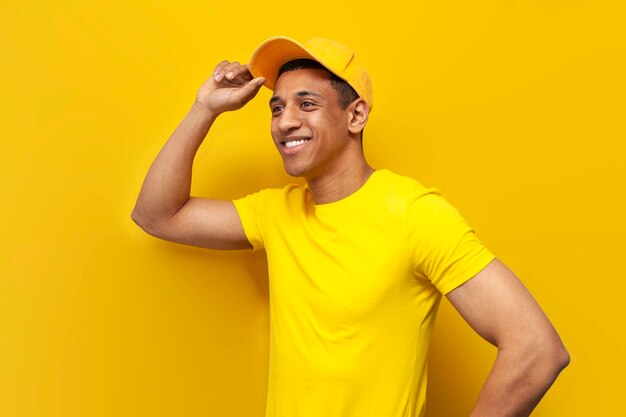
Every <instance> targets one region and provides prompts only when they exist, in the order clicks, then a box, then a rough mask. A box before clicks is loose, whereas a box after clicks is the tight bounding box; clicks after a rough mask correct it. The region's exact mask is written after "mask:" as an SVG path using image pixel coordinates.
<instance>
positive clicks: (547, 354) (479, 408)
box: [447, 259, 569, 417]
mask: <svg viewBox="0 0 626 417" xmlns="http://www.w3.org/2000/svg"><path fill="white" fill-rule="evenodd" d="M447 298H448V299H449V300H450V302H451V303H452V305H453V306H454V307H455V308H456V309H457V311H458V312H459V313H460V314H461V315H462V316H463V318H464V319H465V320H466V321H467V323H468V324H469V325H470V326H471V327H472V328H473V329H474V330H475V331H476V332H477V333H478V334H480V335H481V336H482V337H483V338H484V339H485V340H487V341H489V342H490V343H492V344H493V345H495V346H496V347H497V348H498V354H497V357H496V360H495V363H494V365H493V367H492V369H491V371H490V373H489V375H488V377H487V380H486V381H485V384H484V386H483V388H482V390H481V392H480V395H479V397H478V400H477V403H476V405H475V407H474V410H473V412H472V414H471V416H470V417H492V416H493V417H495V416H498V417H525V416H529V415H530V413H531V412H532V410H533V409H534V408H535V406H536V405H537V404H538V403H539V401H540V400H541V398H542V397H543V396H544V394H545V393H546V392H547V391H548V389H549V388H550V386H551V385H552V383H553V382H554V381H555V380H556V378H557V376H558V375H559V373H560V372H561V370H562V369H563V368H565V367H566V366H567V364H568V363H569V354H568V353H567V350H566V349H565V347H564V345H563V342H562V341H561V339H560V337H559V335H558V334H557V332H556V330H555V329H554V327H553V326H552V324H551V323H550V321H549V320H548V318H547V317H546V315H545V314H544V313H543V311H542V310H541V308H540V307H539V305H538V304H537V302H536V301H535V299H534V298H533V297H532V295H531V294H530V293H529V292H528V290H527V289H526V288H525V287H524V285H523V284H522V283H521V281H520V280H519V279H518V278H517V277H516V276H515V274H514V273H513V272H512V271H511V270H510V269H509V268H507V267H506V265H504V264H503V263H502V262H500V261H499V260H498V259H494V260H493V261H492V262H491V263H490V264H489V265H487V266H486V267H485V268H484V269H483V270H482V271H481V272H479V273H478V274H477V275H476V276H475V277H474V278H472V279H470V280H469V281H467V282H466V283H465V284H463V285H461V286H460V287H458V288H456V289H454V290H453V291H451V292H450V293H448V294H447Z"/></svg>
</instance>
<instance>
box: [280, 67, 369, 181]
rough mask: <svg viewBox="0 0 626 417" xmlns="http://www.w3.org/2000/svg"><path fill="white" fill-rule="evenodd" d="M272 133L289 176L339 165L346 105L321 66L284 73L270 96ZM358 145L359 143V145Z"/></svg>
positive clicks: (326, 170) (346, 141)
mask: <svg viewBox="0 0 626 417" xmlns="http://www.w3.org/2000/svg"><path fill="white" fill-rule="evenodd" d="M270 109H271V112H272V137H273V138H274V144H275V145H276V147H277V148H278V151H279V152H280V155H281V157H282V159H283V163H284V165H285V170H286V171H287V173H288V174H289V175H291V176H298V177H304V178H306V179H313V178H316V177H320V176H323V175H325V174H328V173H331V172H332V170H333V169H336V168H337V167H340V166H341V162H342V159H345V156H346V152H349V149H348V148H349V146H348V145H349V143H350V141H351V138H350V136H349V131H348V120H349V118H348V116H349V110H348V109H349V107H348V109H345V110H344V109H342V108H341V107H340V106H339V102H338V97H337V92H336V91H335V89H333V87H332V85H331V83H330V77H329V75H328V73H326V71H324V70H319V69H298V70H294V71H287V72H285V73H283V74H282V75H281V76H280V77H279V78H278V81H277V83H276V87H275V88H274V96H273V97H272V98H271V99H270ZM359 146H360V145H359Z"/></svg>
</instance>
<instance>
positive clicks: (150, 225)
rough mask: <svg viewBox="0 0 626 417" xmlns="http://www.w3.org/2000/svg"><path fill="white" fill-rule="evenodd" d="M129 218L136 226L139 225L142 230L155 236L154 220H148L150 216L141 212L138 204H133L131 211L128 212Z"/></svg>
mask: <svg viewBox="0 0 626 417" xmlns="http://www.w3.org/2000/svg"><path fill="white" fill-rule="evenodd" d="M130 218H131V219H132V221H133V222H135V224H136V225H137V226H139V227H140V228H141V229H142V230H143V231H144V232H146V233H148V234H150V235H152V236H156V235H157V232H156V228H155V225H154V222H152V221H150V218H149V217H148V216H146V215H145V214H144V213H142V211H141V209H140V208H139V207H138V206H135V208H134V209H133V211H132V212H131V213H130Z"/></svg>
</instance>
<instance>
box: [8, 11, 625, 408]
mask: <svg viewBox="0 0 626 417" xmlns="http://www.w3.org/2000/svg"><path fill="white" fill-rule="evenodd" d="M0 15H1V17H0V71H1V77H0V97H1V99H0V118H1V121H2V123H1V124H0V129H1V131H2V133H1V138H2V148H1V149H2V163H0V181H1V183H0V189H1V190H2V195H3V199H2V200H3V201H2V207H1V209H0V210H1V212H0V222H1V223H0V227H1V229H0V233H1V236H2V239H1V246H0V276H1V278H0V415H1V416H3V417H26V416H46V417H47V416H63V417H66V416H138V415H142V416H220V417H227V416H233V417H242V416H245V417H253V416H261V417H262V416H263V410H264V405H265V393H266V391H265V390H266V378H267V365H268V364H267V349H268V345H267V343H268V335H267V331H268V311H267V274H266V272H265V266H266V264H265V259H264V257H263V254H262V253H260V254H254V255H251V254H249V253H245V252H230V253H220V252H214V251H208V250H203V249H197V248H191V247H185V246H182V245H177V244H173V243H167V242H162V241H159V240H157V239H154V238H152V237H150V236H149V235H147V234H145V233H144V232H143V231H141V230H140V229H139V228H138V227H136V226H135V225H134V224H133V223H132V221H131V220H130V212H131V210H132V207H133V205H134V201H135V198H136V195H137V193H138V191H139V188H140V185H141V183H142V180H143V176H144V175H145V173H146V171H147V169H148V167H149V165H150V163H151V161H152V159H153V158H154V156H155V155H156V153H157V152H158V150H159V149H160V147H161V146H162V144H163V143H164V142H165V140H166V139H167V138H168V137H169V135H170V134H171V132H172V131H173V130H174V128H175V127H176V126H177V124H178V122H179V121H180V120H181V119H182V118H183V116H184V115H185V114H186V112H187V110H188V109H189V107H190V106H191V104H192V102H193V99H194V98H195V93H196V91H197V89H198V87H199V86H200V85H201V84H202V82H203V81H204V80H205V79H206V78H207V77H208V76H209V74H210V73H211V71H212V69H213V67H214V65H215V64H216V63H217V62H218V61H220V60H221V59H224V58H228V59H235V60H239V61H241V62H245V61H247V59H248V57H249V55H250V53H251V52H252V50H253V49H254V48H255V47H256V46H257V44H259V43H260V42H261V41H263V40H264V39H265V38H267V37H269V36H272V35H277V34H283V35H289V36H292V37H295V38H296V39H300V40H305V39H307V38H309V37H311V36H324V37H328V38H333V39H336V40H338V41H340V42H342V43H345V44H347V45H349V46H351V47H352V48H354V49H355V50H356V51H358V53H359V57H360V59H361V60H362V62H363V64H364V65H365V66H366V67H367V68H369V70H370V72H371V75H372V78H373V80H374V92H375V95H374V96H375V102H376V104H375V108H374V111H373V113H372V115H371V119H370V123H369V125H368V127H367V129H366V131H365V151H366V156H367V157H368V159H369V161H370V163H371V164H372V165H373V166H375V167H377V168H382V167H386V168H390V169H392V170H395V171H397V172H399V173H402V174H406V175H410V176H412V177H414V178H416V179H418V180H420V181H421V182H423V183H424V184H425V185H429V186H431V185H432V186H437V187H438V188H440V189H441V190H442V191H443V192H444V195H445V196H446V197H447V198H448V199H449V200H450V201H451V202H452V203H453V204H454V205H456V206H457V207H458V208H459V209H460V211H461V212H462V213H463V214H464V215H465V217H466V218H467V219H468V221H470V223H471V224H472V225H473V226H474V227H475V228H476V230H477V232H478V235H479V237H481V238H482V240H483V241H484V242H485V243H486V244H487V246H488V247H489V248H490V249H491V250H492V251H494V252H495V253H496V254H497V256H498V257H499V258H500V259H502V260H503V261H504V262H505V263H506V264H507V265H509V266H510V267H511V268H512V269H513V270H514V271H515V272H516V273H517V274H518V275H519V276H520V277H521V278H522V280H523V281H524V282H525V284H526V285H527V286H528V287H529V289H530V290H531V292H532V293H533V294H534V295H535V297H536V298H537V299H538V301H539V302H540V304H541V305H542V306H543V308H544V310H545V311H546V313H547V314H548V316H549V317H550V318H551V320H552V321H553V322H554V324H555V326H556V327H557V329H558V330H559V332H560V334H561V335H562V338H563V340H564V341H565V343H566V345H567V347H568V349H569V351H570V353H571V356H572V364H571V365H570V367H569V368H567V369H566V370H565V371H564V373H563V374H562V375H561V377H560V378H559V380H557V383H556V384H555V386H554V387H553V389H552V390H551V391H550V392H549V393H548V394H547V396H546V397H545V398H544V400H543V402H542V403H541V404H540V406H539V407H538V408H537V411H536V413H535V414H534V415H536V416H544V417H547V416H575V417H578V416H611V415H618V414H620V413H621V412H622V410H623V404H622V398H621V396H622V391H623V376H624V374H626V366H625V364H624V356H625V354H626V340H625V337H624V322H625V319H626V314H625V313H624V307H623V306H624V301H623V297H624V295H623V294H624V290H625V289H626V285H625V284H624V273H623V267H622V265H623V259H624V249H625V245H624V243H623V242H624V234H625V233H626V222H625V220H624V213H626V204H625V200H626V198H625V193H624V186H623V181H624V178H625V175H624V165H625V162H626V158H625V152H624V151H625V149H626V145H625V143H626V128H625V124H624V116H625V110H626V105H625V97H626V88H625V87H626V83H625V77H624V74H626V65H625V58H624V57H625V56H626V47H625V45H626V36H625V32H624V21H625V19H626V13H625V7H624V5H623V2H621V1H617V0H615V1H610V0H597V1H592V0H588V1H583V0H579V1H566V0H553V1H539V0H536V1H521V0H518V1H498V0H482V1H481V0H479V1H459V0H457V1H451V0H446V1H441V0H439V1H434V0H431V1H417V2H414V1H408V0H407V1H397V0H388V1H384V2H380V3H376V4H374V3H373V4H372V5H369V4H367V3H365V2H363V1H358V2H357V1H344V2H340V1H336V0H332V1H330V0H318V1H315V2H295V3H294V2H291V3H288V2H287V3H284V2H283V3H263V2H252V1H248V0H240V1H237V2H219V3H218V2H214V1H178V2H165V1H156V0H155V1H141V2H139V1H134V2H128V1H106V2H105V1H91V2H79V1H76V2H71V1H66V2H48V3H45V2H17V1H13V2H7V1H3V2H2V12H1V13H0ZM268 98H269V92H268V91H267V90H266V89H264V90H263V91H262V92H261V93H260V95H259V98H258V99H256V100H254V101H253V102H251V103H250V104H249V105H248V106H247V107H246V108H245V109H243V110H241V111H240V112H237V113H229V114H226V115H224V116H223V117H222V118H221V119H220V120H218V122H217V124H216V125H215V127H214V130H213V131H212V132H211V133H210V134H209V137H208V139H207V141H206V142H205V144H204V145H203V147H202V148H201V150H200V152H199V154H198V157H197V159H196V163H195V166H194V184H193V193H194V194H195V195H203V196H213V197H220V198H235V197H239V196H242V195H244V194H247V193H249V192H252V191H255V190H257V189H260V188H262V187H270V186H281V185H283V184H285V183H287V182H288V181H291V179H290V178H288V177H287V176H286V175H285V174H284V173H283V169H282V164H281V162H280V159H279V156H278V154H277V152H276V151H275V150H274V149H273V145H272V144H271V142H270V136H269V120H270V114H269V110H268V106H267V99H268ZM431 352H432V354H431V362H430V366H431V377H430V387H429V390H430V391H429V392H430V402H429V411H428V416H429V417H439V416H449V417H452V416H465V415H468V414H469V411H470V410H471V407H472V404H473V402H474V400H475V398H476V395H477V393H478V391H479V389H480V387H481V384H482V381H483V379H484V378H485V376H486V374H487V372H488V370H489V367H490V365H491V362H492V360H493V358H494V356H495V348H493V347H492V346H490V345H489V344H487V343H486V342H484V341H482V339H480V338H479V337H478V336H477V335H475V334H474V333H473V331H472V330H471V329H470V328H469V327H468V326H467V325H466V324H465V323H464V322H463V321H462V319H460V317H459V316H458V315H457V314H456V313H455V312H454V310H453V309H452V308H451V307H450V305H449V304H448V303H447V302H444V303H442V309H441V313H440V317H439V319H438V322H437V326H436V330H435V336H434V341H433V346H432V349H431ZM381 417H383V416H381Z"/></svg>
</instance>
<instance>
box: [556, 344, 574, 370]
mask: <svg viewBox="0 0 626 417" xmlns="http://www.w3.org/2000/svg"><path fill="white" fill-rule="evenodd" d="M554 350H555V352H554V353H553V355H552V356H553V358H552V366H553V367H554V369H555V371H556V374H557V375H558V374H559V373H560V372H561V371H562V370H563V369H565V368H567V366H568V365H569V364H570V360H571V358H570V355H569V352H568V351H567V349H566V348H565V346H564V345H563V343H558V346H556V348H555V349H554Z"/></svg>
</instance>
